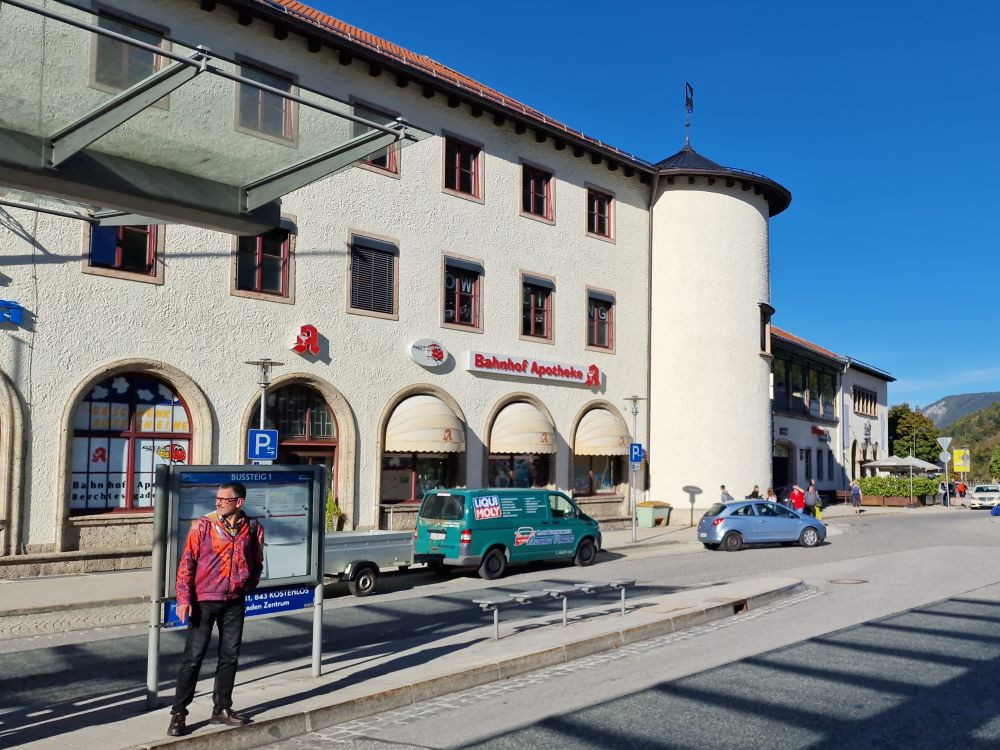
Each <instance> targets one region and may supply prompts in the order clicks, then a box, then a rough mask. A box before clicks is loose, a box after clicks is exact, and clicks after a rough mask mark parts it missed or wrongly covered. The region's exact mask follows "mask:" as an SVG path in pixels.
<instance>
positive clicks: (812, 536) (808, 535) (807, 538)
mask: <svg viewBox="0 0 1000 750" xmlns="http://www.w3.org/2000/svg"><path fill="white" fill-rule="evenodd" d="M799 544H801V545H802V546H803V547H815V546H816V545H817V544H819V532H818V531H816V529H815V528H814V527H812V526H806V527H805V528H804V529H802V533H801V534H800V535H799Z"/></svg>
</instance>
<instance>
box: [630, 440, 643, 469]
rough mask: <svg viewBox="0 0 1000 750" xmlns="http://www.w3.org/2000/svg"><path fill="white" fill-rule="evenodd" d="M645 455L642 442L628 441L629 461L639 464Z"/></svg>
mask: <svg viewBox="0 0 1000 750" xmlns="http://www.w3.org/2000/svg"><path fill="white" fill-rule="evenodd" d="M644 457H645V453H644V452H643V450H642V443H629V445H628V460H629V463H633V464H641V463H642V459H643V458H644Z"/></svg>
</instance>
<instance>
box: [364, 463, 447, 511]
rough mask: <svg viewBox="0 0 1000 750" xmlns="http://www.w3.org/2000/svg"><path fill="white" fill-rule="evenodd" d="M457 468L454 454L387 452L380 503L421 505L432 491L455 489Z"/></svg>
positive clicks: (383, 465)
mask: <svg viewBox="0 0 1000 750" xmlns="http://www.w3.org/2000/svg"><path fill="white" fill-rule="evenodd" d="M457 467H458V457H457V454H455V453H385V454H383V455H382V483H381V484H382V488H381V502H383V503H399V502H419V501H420V500H421V499H423V496H424V494H425V493H427V492H430V491H431V490H435V489H438V488H441V487H454V486H455V477H456V475H457V473H458V472H457Z"/></svg>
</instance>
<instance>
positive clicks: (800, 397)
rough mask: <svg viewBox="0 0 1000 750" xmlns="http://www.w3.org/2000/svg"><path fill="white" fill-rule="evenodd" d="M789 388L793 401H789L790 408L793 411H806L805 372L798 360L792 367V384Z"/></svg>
mask: <svg viewBox="0 0 1000 750" xmlns="http://www.w3.org/2000/svg"><path fill="white" fill-rule="evenodd" d="M789 390H790V392H791V396H792V398H791V401H790V403H789V408H790V409H791V410H792V411H805V408H806V394H805V390H806V383H805V372H804V369H803V367H802V365H800V364H799V363H798V362H793V363H792V366H791V368H790V384H789Z"/></svg>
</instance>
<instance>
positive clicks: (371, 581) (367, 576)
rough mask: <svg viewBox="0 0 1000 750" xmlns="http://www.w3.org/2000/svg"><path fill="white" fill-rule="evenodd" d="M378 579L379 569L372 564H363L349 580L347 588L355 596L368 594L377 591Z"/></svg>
mask: <svg viewBox="0 0 1000 750" xmlns="http://www.w3.org/2000/svg"><path fill="white" fill-rule="evenodd" d="M377 580H378V571H377V570H376V569H375V568H374V567H373V566H371V565H363V566H361V567H360V568H358V569H357V570H356V571H355V572H354V575H353V576H351V579H350V580H349V581H348V582H347V590H348V591H350V592H351V593H352V594H354V595H355V596H368V595H369V594H374V593H375V581H377Z"/></svg>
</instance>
